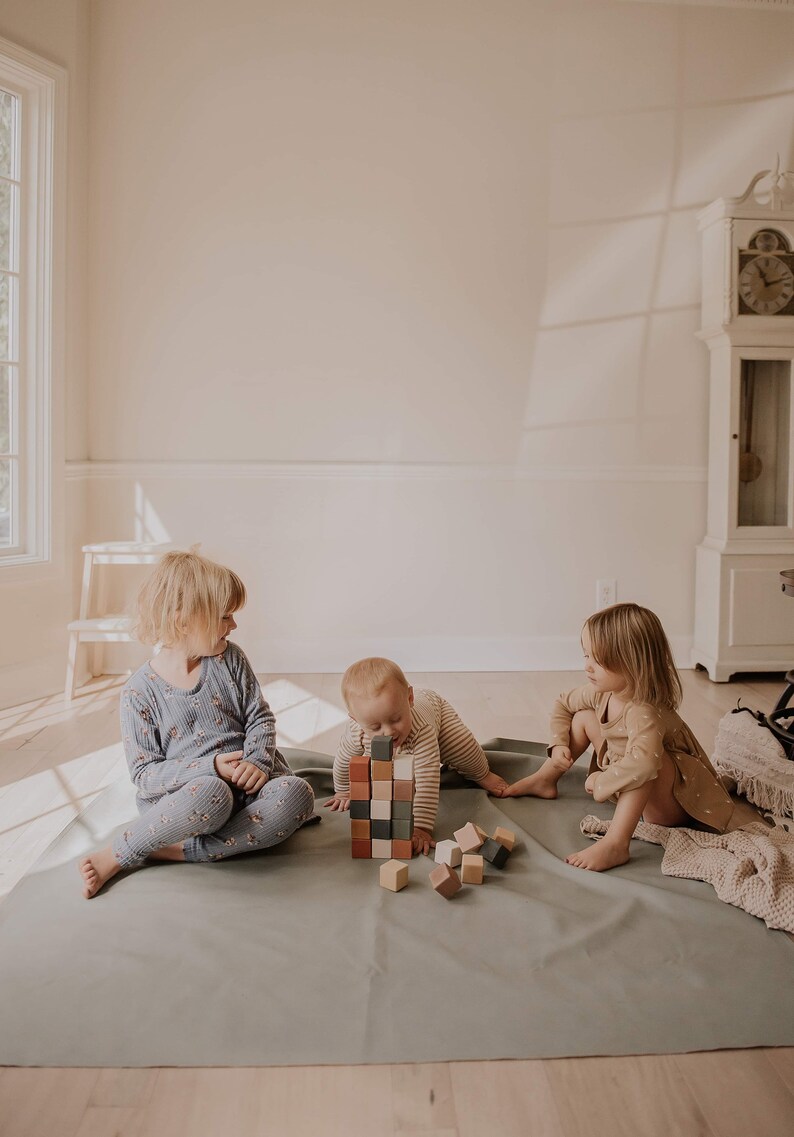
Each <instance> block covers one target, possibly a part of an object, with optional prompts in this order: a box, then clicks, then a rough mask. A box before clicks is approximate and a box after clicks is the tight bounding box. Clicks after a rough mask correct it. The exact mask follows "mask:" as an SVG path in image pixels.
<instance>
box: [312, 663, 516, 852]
mask: <svg viewBox="0 0 794 1137" xmlns="http://www.w3.org/2000/svg"><path fill="white" fill-rule="evenodd" d="M342 696H343V698H344V700H345V704H346V706H347V710H348V717H349V721H348V723H347V725H346V727H345V730H344V733H343V735H342V738H341V741H340V743H339V747H338V749H337V753H336V758H335V759H334V796H333V797H332V798H329V800H328V801H327V802H326V803H325V804H326V806H328V807H330V808H331V809H349V808H350V777H349V765H350V759H351V758H354V757H358V756H360V755H362V754H369V747H370V743H371V741H372V738H373V737H374V736H375V735H383V734H386V735H389V736H390V737H391V738H393V739H394V748H395V750H397V748H398V747H399V748H400V750H401V751H402V753H404V754H411V755H412V756H413V760H414V777H415V779H416V793H415V797H414V832H413V842H412V844H413V851H414V853H429V852H430V849H431V848H432V846H433V845H434V844H435V842H434V841H433V826H434V825H435V820H436V812H437V811H438V793H439V783H440V777H441V767H442V765H445V766H449V767H450V768H451V769H453V770H456V771H457V772H458V773H459V774H462V775H463V777H464V778H469V779H470V780H471V781H473V782H476V783H477V785H478V786H482V787H483V789H485V790H487V791H488V793H491V794H494V795H495V796H496V797H501V796H502V794H503V793H505V791H506V790H507V788H508V786H507V782H505V781H504V779H502V778H500V777H499V776H498V774H494V773H493V772H492V771H491V770H490V768H489V766H488V759H487V757H486V756H485V751H484V750H483V748H482V747H481V746H480V744H479V742H477V740H476V739H475V737H474V735H473V734H472V733H471V731H470V730H469V728H468V727H467V726H465V724H464V723H462V722H461V720H460V718H459V717H458V715H457V713H456V712H455V710H454V709H453V708H452V707H451V706H450V704H449V703H448V702H447V700H446V699H444V698H442V697H441V695H439V694H437V692H435V691H429V690H416V691H414V689H413V687H411V686H409V684H408V680H407V679H406V678H405V675H404V674H403V672H402V670H401V669H400V668H399V667H398V666H397V664H396V663H392V661H391V660H390V659H379V658H373V659H361V660H359V661H358V663H353V664H351V666H350V667H348V669H347V671H346V672H345V674H344V676H343V677H342Z"/></svg>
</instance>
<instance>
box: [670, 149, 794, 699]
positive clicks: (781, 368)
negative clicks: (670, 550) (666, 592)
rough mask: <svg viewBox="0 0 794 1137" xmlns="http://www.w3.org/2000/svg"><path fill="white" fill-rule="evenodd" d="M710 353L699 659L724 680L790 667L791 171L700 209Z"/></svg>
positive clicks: (793, 544) (793, 514)
mask: <svg viewBox="0 0 794 1137" xmlns="http://www.w3.org/2000/svg"><path fill="white" fill-rule="evenodd" d="M699 226H700V230H701V233H702V249H703V291H702V327H701V330H700V332H699V333H698V334H699V337H700V338H701V339H702V340H703V341H704V343H705V344H706V345H707V347H708V350H709V356H710V378H709V391H710V394H709V464H708V513H707V525H706V535H705V537H704V538H703V541H702V542H701V544H700V545H699V546H698V549H697V557H696V581H695V635H694V647H693V651H692V663H693V665H696V666H698V665H699V666H702V667H705V668H706V670H707V671H708V673H709V676H710V677H711V678H712V679H713V680H715V681H717V682H722V681H725V680H727V679H729V678H730V677H731V675H733V674H735V673H736V672H740V671H745V672H746V671H785V670H787V669H788V668H790V667H792V666H794V600H793V599H791V598H789V597H787V596H786V595H785V594H784V593H783V592H782V590H781V587H780V580H779V576H778V574H779V573H780V571H781V570H783V569H794V454H793V453H792V452H793V451H794V390H793V389H792V388H793V384H794V177H793V176H792V175H791V174H790V173H780V171H779V169H775V170H774V171H764V172H762V173H761V174H758V175H756V177H755V178H754V179H753V181H752V182H751V183H750V186H749V187H748V189H747V191H746V192H745V193H744V194H743V195H742V196H741V197H738V198H720V199H719V200H717V201H715V202H712V204H711V205H710V206H708V207H707V208H706V209H704V210H703V211H702V212H701V214H700V215H699Z"/></svg>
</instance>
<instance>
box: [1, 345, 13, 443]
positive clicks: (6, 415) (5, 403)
mask: <svg viewBox="0 0 794 1137" xmlns="http://www.w3.org/2000/svg"><path fill="white" fill-rule="evenodd" d="M10 372H11V368H10V367H2V366H0V454H7V453H8V452H9V450H10V449H11V389H10V387H11V374H10Z"/></svg>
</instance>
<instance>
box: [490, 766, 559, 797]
mask: <svg viewBox="0 0 794 1137" xmlns="http://www.w3.org/2000/svg"><path fill="white" fill-rule="evenodd" d="M559 780H560V775H559V774H558V773H556V772H555V773H553V774H552V773H548V772H546V771H544V770H543V768H541V769H540V770H536V771H535V773H534V774H530V775H529V777H528V778H522V779H521V781H520V782H513V784H512V786H508V787H507V791H506V792H505V793H503V794H502V797H545V798H555V797H556V796H557V782H558V781H559Z"/></svg>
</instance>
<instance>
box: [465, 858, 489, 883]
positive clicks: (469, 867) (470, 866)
mask: <svg viewBox="0 0 794 1137" xmlns="http://www.w3.org/2000/svg"><path fill="white" fill-rule="evenodd" d="M483 867H484V866H483V860H482V857H481V856H480V854H479V853H464V854H463V863H462V865H461V869H460V879H461V880H462V881H463V883H464V884H482V874H483Z"/></svg>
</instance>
